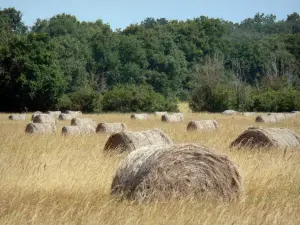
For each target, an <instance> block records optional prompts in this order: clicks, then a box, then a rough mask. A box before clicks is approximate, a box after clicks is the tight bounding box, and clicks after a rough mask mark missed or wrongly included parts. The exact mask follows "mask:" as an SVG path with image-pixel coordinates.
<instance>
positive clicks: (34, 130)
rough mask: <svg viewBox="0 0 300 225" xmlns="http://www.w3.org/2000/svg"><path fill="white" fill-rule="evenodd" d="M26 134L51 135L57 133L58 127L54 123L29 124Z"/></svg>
mask: <svg viewBox="0 0 300 225" xmlns="http://www.w3.org/2000/svg"><path fill="white" fill-rule="evenodd" d="M25 132H26V133H28V134H51V133H56V126H55V124H54V123H29V124H28V125H27V126H26V128H25Z"/></svg>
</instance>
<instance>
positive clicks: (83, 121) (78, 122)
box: [71, 118, 97, 129]
mask: <svg viewBox="0 0 300 225" xmlns="http://www.w3.org/2000/svg"><path fill="white" fill-rule="evenodd" d="M71 125H72V126H85V125H90V126H93V127H95V129H96V127H97V123H96V122H95V121H93V120H92V119H91V118H73V119H72V120H71Z"/></svg>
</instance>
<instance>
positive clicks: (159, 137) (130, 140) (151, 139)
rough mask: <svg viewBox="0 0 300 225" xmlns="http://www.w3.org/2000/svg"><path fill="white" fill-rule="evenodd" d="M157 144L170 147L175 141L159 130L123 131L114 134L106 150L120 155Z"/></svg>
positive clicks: (108, 141)
mask: <svg viewBox="0 0 300 225" xmlns="http://www.w3.org/2000/svg"><path fill="white" fill-rule="evenodd" d="M157 144H160V145H168V144H173V141H172V140H171V138H170V137H169V136H168V135H167V134H165V133H164V132H162V131H161V130H160V129H157V128H154V129H152V130H146V131H140V132H132V131H123V132H119V133H115V134H112V135H111V136H110V137H109V138H108V140H107V142H106V144H105V147H104V150H106V151H108V150H115V151H118V152H119V153H122V152H125V151H128V152H131V151H134V150H136V149H137V148H141V147H144V146H150V145H157Z"/></svg>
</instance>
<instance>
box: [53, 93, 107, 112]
mask: <svg viewBox="0 0 300 225" xmlns="http://www.w3.org/2000/svg"><path fill="white" fill-rule="evenodd" d="M58 107H59V108H60V109H61V110H67V109H71V110H80V111H82V112H97V113H99V112H102V95H101V93H100V92H98V91H94V90H92V89H91V88H82V89H79V90H77V91H75V92H72V93H70V94H68V95H63V96H62V97H61V98H60V99H59V101H58Z"/></svg>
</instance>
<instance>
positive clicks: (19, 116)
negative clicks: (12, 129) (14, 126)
mask: <svg viewBox="0 0 300 225" xmlns="http://www.w3.org/2000/svg"><path fill="white" fill-rule="evenodd" d="M8 119H10V120H26V114H14V115H10V116H9V117H8Z"/></svg>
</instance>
